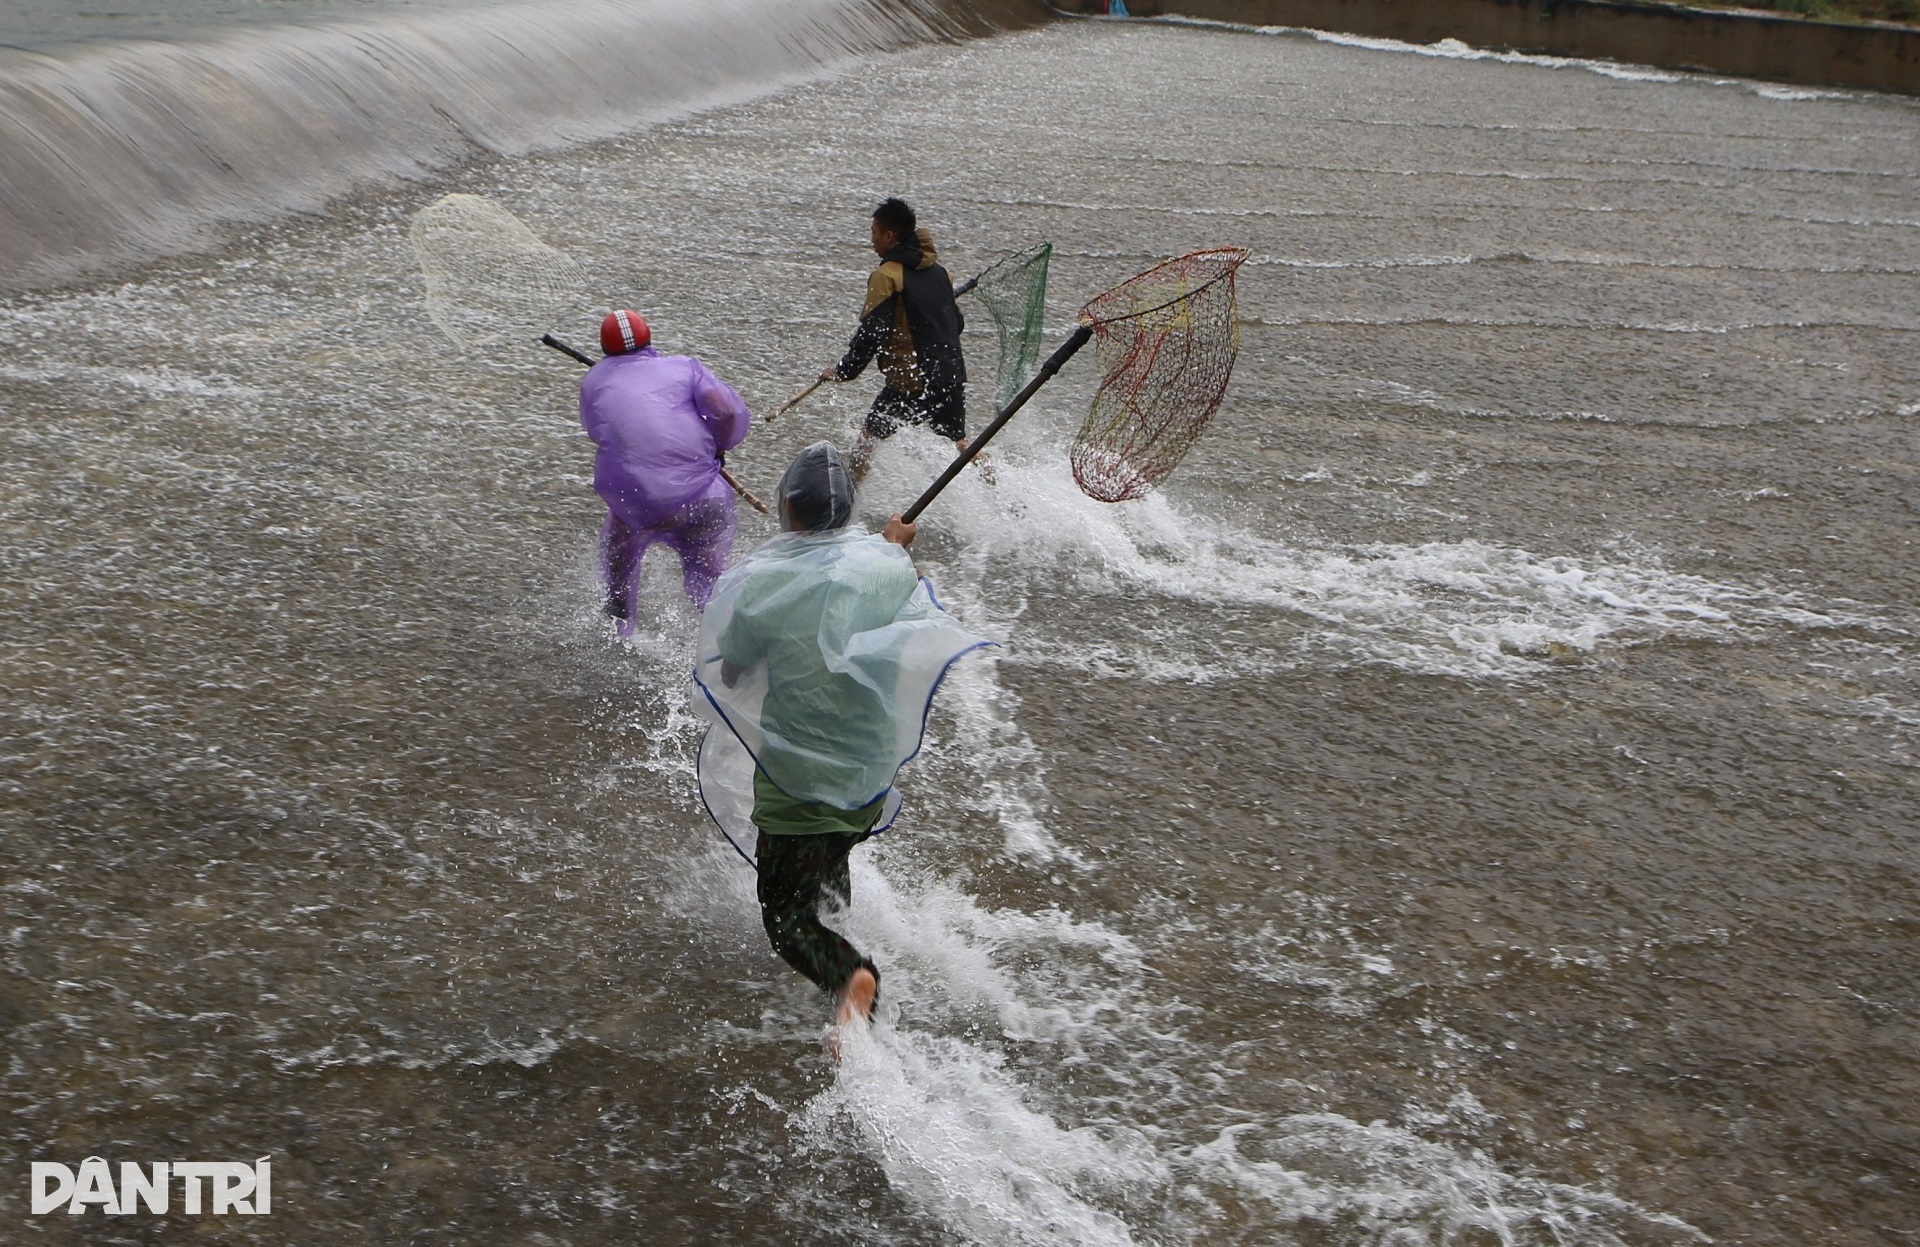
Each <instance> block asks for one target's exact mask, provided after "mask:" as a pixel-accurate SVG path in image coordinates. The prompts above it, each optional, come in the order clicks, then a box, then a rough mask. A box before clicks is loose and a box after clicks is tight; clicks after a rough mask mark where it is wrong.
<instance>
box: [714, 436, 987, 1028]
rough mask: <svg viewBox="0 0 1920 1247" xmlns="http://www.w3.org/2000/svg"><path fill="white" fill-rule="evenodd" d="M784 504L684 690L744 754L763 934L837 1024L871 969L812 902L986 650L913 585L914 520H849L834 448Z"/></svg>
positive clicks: (837, 883)
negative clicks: (943, 700) (948, 690)
mask: <svg viewBox="0 0 1920 1247" xmlns="http://www.w3.org/2000/svg"><path fill="white" fill-rule="evenodd" d="M779 497H780V519H781V527H782V529H783V531H782V532H781V533H780V534H779V535H778V536H776V537H774V538H772V539H770V540H769V541H767V542H766V543H765V544H764V545H762V546H761V547H760V548H759V549H757V550H755V551H754V552H753V553H752V554H750V555H749V556H748V557H747V558H746V559H744V560H743V561H742V562H741V563H739V564H738V565H736V566H735V567H733V568H731V569H729V570H728V572H727V573H726V575H725V576H723V577H722V578H721V581H720V584H719V585H718V586H717V588H716V589H715V592H714V598H713V602H712V603H711V604H710V605H709V607H708V610H707V614H706V616H705V618H704V620H703V622H702V627H701V638H700V650H699V652H700V663H699V666H698V667H697V668H696V670H695V680H696V683H697V684H698V686H699V690H700V692H701V693H702V694H704V698H703V699H701V700H700V701H699V703H698V704H700V705H701V706H702V708H703V709H705V710H706V711H707V713H708V714H709V716H710V717H712V718H713V719H714V720H715V723H716V730H720V729H724V730H725V731H726V732H727V733H729V734H730V735H729V736H728V737H723V738H722V739H723V740H725V741H726V742H727V743H728V744H730V745H731V744H732V743H734V742H737V743H738V745H739V746H744V748H745V749H746V751H747V752H748V753H749V754H751V755H752V760H753V771H752V824H753V828H754V830H755V832H756V833H757V836H756V839H755V842H754V854H753V857H754V860H755V865H756V867H757V869H758V871H759V884H758V897H759V901H760V910H761V918H762V922H763V924H764V926H765V928H766V932H767V938H768V940H769V941H770V942H771V944H772V946H773V950H774V951H775V952H776V953H778V954H779V955H780V957H781V958H782V959H783V960H785V961H786V962H787V963H788V964H789V965H791V966H792V967H793V968H794V969H796V970H798V971H799V972H800V973H802V974H804V975H805V976H806V977H807V978H809V979H811V980H812V981H813V982H814V983H816V984H818V985H819V986H820V987H821V988H823V989H824V990H826V991H827V992H829V993H831V994H832V995H833V996H834V997H835V1020H836V1022H837V1023H841V1024H844V1023H845V1022H847V1021H849V1020H852V1019H854V1018H865V1017H867V1016H868V1015H869V1014H870V1013H871V1011H872V1008H873V1004H874V1001H875V999H876V997H877V995H878V992H879V984H880V974H879V970H878V968H877V967H876V966H875V965H874V963H873V961H872V959H871V958H869V957H866V956H865V955H863V954H862V953H861V952H860V951H859V950H858V949H856V948H855V947H854V946H853V945H852V944H851V943H850V942H849V941H848V940H847V939H846V937H844V936H843V935H841V934H840V933H839V932H837V931H835V930H833V929H832V928H830V927H828V926H827V925H826V924H825V923H823V922H822V921H821V920H820V915H819V912H818V911H819V908H820V906H821V904H822V903H823V902H826V901H828V900H829V899H831V900H837V901H838V902H839V903H841V904H846V903H848V902H849V901H850V899H851V897H850V893H851V887H850V880H849V875H848V867H847V857H848V854H849V853H850V852H851V851H852V850H853V848H854V846H855V845H858V844H859V843H861V842H862V841H863V840H865V839H867V838H868V837H869V836H871V835H873V834H874V833H875V831H876V829H877V827H879V826H884V823H883V816H886V815H889V814H890V812H891V810H890V807H892V806H897V804H898V801H897V798H895V797H894V794H893V781H894V776H895V773H896V772H897V771H898V770H899V768H900V765H901V764H902V763H903V762H905V761H906V760H907V758H909V757H911V756H912V755H913V753H914V752H915V751H917V750H918V748H919V743H920V736H921V733H922V731H923V730H924V726H925V718H926V711H927V705H928V703H929V701H930V700H931V698H932V695H933V691H934V688H935V687H936V686H937V685H938V683H939V679H940V676H941V675H942V674H943V673H944V672H945V670H946V668H947V667H948V666H949V665H950V664H951V663H952V662H953V661H954V660H955V659H956V658H958V657H959V656H960V655H961V654H963V653H966V652H967V651H968V650H971V649H973V648H975V647H976V646H978V645H980V644H983V642H982V641H981V640H980V638H978V637H975V636H972V635H971V634H969V633H967V632H966V631H965V630H964V629H962V628H960V627H959V625H958V624H957V623H956V622H955V621H954V620H953V619H952V618H950V617H949V616H948V615H947V614H946V613H945V612H944V611H942V610H941V609H940V608H939V607H938V605H936V604H935V603H934V602H933V601H932V598H931V596H930V594H929V593H928V592H927V590H926V589H925V588H924V586H923V585H922V583H921V581H920V579H919V576H918V574H917V573H916V571H915V570H914V566H913V562H912V560H911V559H910V558H909V557H908V555H907V553H906V547H907V546H909V545H910V544H912V542H913V539H914V535H915V534H916V533H917V532H918V527H917V526H916V525H913V524H908V523H905V522H903V521H902V520H901V519H900V517H899V516H897V515H896V516H894V517H893V519H891V520H890V521H889V522H888V523H887V525H886V527H885V529H884V530H883V532H882V533H881V534H879V535H874V534H871V533H868V532H866V531H865V530H864V529H861V528H858V527H856V526H852V525H851V524H850V521H851V519H852V516H853V485H852V479H851V476H850V474H849V473H848V470H847V467H846V465H845V463H844V462H843V461H842V460H841V457H840V453H839V451H838V450H836V449H835V448H834V447H833V446H831V445H829V444H827V443H825V442H816V443H815V444H814V445H812V446H809V447H807V448H806V449H805V450H803V451H801V452H800V454H799V456H798V457H797V458H795V460H794V461H793V463H792V465H791V466H789V467H788V469H787V472H786V475H785V476H784V477H782V479H781V482H780V488H779ZM706 757H707V751H706V750H705V749H704V748H703V750H702V758H703V767H704V766H705V759H706ZM707 782H708V781H707V778H706V776H705V775H704V774H703V778H702V783H703V785H704V784H706V783H707ZM710 808H711V806H710ZM889 821H890V820H889ZM723 827H724V824H723Z"/></svg>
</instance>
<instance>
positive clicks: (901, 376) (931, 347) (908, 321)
mask: <svg viewBox="0 0 1920 1247" xmlns="http://www.w3.org/2000/svg"><path fill="white" fill-rule="evenodd" d="M965 327H966V321H965V320H964V319H963V318H962V317H961V315H960V308H959V306H958V305H957V304H955V303H954V301H953V279H952V278H951V277H949V276H947V270H946V269H944V268H941V267H940V265H939V263H938V262H937V259H936V257H935V254H934V249H933V236H932V235H931V234H929V233H927V231H925V230H918V231H916V232H915V235H914V238H913V241H911V242H904V243H901V244H900V245H899V246H897V247H895V248H894V249H893V250H891V251H889V252H887V254H886V255H884V256H882V257H880V266H879V267H878V268H876V269H874V270H873V273H872V275H870V276H869V277H868V278H867V301H866V304H865V306H864V307H862V308H861V310H860V327H859V328H858V329H855V330H854V331H853V339H852V340H851V341H850V342H848V343H847V353H846V355H845V357H844V358H842V359H841V361H840V364H839V366H838V367H837V368H836V369H835V372H836V374H837V375H838V376H839V378H840V379H841V380H842V381H851V380H853V379H854V378H855V377H857V376H859V375H860V374H861V373H862V372H863V371H865V369H866V367H867V364H868V363H869V362H871V361H872V359H873V357H874V356H875V355H878V356H879V357H880V371H881V372H883V373H885V374H886V377H887V385H888V387H889V388H891V389H894V390H897V391H899V392H900V393H903V394H918V393H920V392H921V391H922V390H931V391H933V392H934V393H937V394H949V393H957V392H958V391H959V389H960V387H961V386H962V385H964V384H966V380H967V362H966V360H965V359H964V358H963V357H962V356H961V353H960V331H961V330H962V329H964V328H965Z"/></svg>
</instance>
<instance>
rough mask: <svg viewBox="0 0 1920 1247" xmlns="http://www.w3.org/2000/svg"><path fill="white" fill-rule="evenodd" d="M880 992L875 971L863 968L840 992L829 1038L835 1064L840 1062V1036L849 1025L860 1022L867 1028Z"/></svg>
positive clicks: (834, 1009) (828, 1044) (857, 971)
mask: <svg viewBox="0 0 1920 1247" xmlns="http://www.w3.org/2000/svg"><path fill="white" fill-rule="evenodd" d="M879 990H880V981H879V980H878V979H876V978H874V977H873V971H871V970H869V969H867V968H866V967H865V966H861V967H860V968H859V969H858V970H855V971H854V972H853V976H852V977H851V978H849V979H848V980H847V985H846V986H845V987H844V988H842V989H841V990H840V996H839V999H838V1000H837V1001H836V1002H835V1004H834V1008H833V1030H832V1032H831V1033H829V1034H828V1036H827V1048H828V1050H830V1051H831V1052H832V1053H833V1060H834V1063H835V1064H836V1065H837V1064H839V1062H840V1035H841V1032H842V1031H844V1030H845V1029H846V1027H847V1026H848V1024H849V1023H852V1022H856V1021H857V1022H858V1023H859V1024H860V1025H862V1026H865V1025H866V1024H867V1023H868V1022H869V1021H871V1020H872V1018H873V997H874V994H875V993H876V992H878V991H879Z"/></svg>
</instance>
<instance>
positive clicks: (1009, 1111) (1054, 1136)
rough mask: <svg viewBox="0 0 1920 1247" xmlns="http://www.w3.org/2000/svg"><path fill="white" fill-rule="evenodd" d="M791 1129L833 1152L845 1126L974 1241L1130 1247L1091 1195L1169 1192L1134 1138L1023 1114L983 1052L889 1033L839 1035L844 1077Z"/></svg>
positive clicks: (1011, 1084)
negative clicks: (1144, 1186)
mask: <svg viewBox="0 0 1920 1247" xmlns="http://www.w3.org/2000/svg"><path fill="white" fill-rule="evenodd" d="M796 1124H797V1126H798V1127H799V1129H800V1131H801V1132H802V1136H803V1138H805V1139H807V1140H809V1141H810V1143H811V1144H812V1145H813V1146H816V1147H821V1148H826V1149H834V1148H837V1147H839V1146H841V1144H842V1141H843V1140H844V1139H845V1138H846V1136H847V1133H848V1127H849V1126H850V1127H851V1129H852V1132H853V1134H854V1136H855V1137H856V1138H857V1139H858V1140H859V1142H860V1145H861V1149H862V1150H863V1151H864V1152H866V1153H867V1154H868V1155H870V1156H871V1157H872V1158H873V1159H874V1160H875V1161H876V1162H878V1163H879V1165H880V1166H881V1168H882V1169H883V1170H884V1171H885V1172H886V1175H887V1182H888V1185H889V1186H891V1187H892V1188H893V1189H894V1190H896V1191H898V1192H899V1193H900V1194H902V1195H904V1196H905V1197H907V1198H908V1199H910V1200H912V1201H913V1202H914V1203H915V1204H918V1205H919V1206H921V1207H922V1208H923V1209H925V1211H926V1212H927V1213H928V1214H929V1215H931V1216H933V1217H935V1218H936V1219H938V1220H939V1221H940V1222H941V1224H942V1225H943V1226H945V1227H946V1228H947V1229H948V1230H949V1231H951V1232H953V1233H956V1234H958V1235H960V1236H962V1237H963V1239H964V1241H966V1242H969V1243H993V1244H1032V1245H1034V1247H1044V1245H1050V1244H1087V1245H1089V1247H1092V1245H1102V1247H1104V1245H1109V1244H1111V1245H1114V1247H1119V1245H1122V1244H1131V1243H1133V1242H1135V1241H1136V1239H1135V1238H1134V1235H1133V1232H1132V1229H1131V1228H1130V1227H1129V1226H1128V1224H1127V1223H1126V1222H1125V1221H1124V1220H1122V1219H1121V1218H1120V1217H1119V1216H1117V1215H1115V1214H1114V1213H1112V1212H1108V1211H1106V1210H1104V1209H1102V1208H1100V1207H1099V1206H1097V1205H1096V1204H1095V1203H1093V1202H1092V1201H1091V1200H1090V1199H1089V1198H1088V1193H1089V1192H1097V1191H1102V1190H1112V1189H1114V1188H1117V1187H1121V1186H1124V1185H1126V1184H1129V1183H1141V1182H1152V1183H1153V1184H1154V1185H1156V1186H1160V1185H1164V1179H1163V1178H1162V1177H1161V1174H1160V1166H1159V1162H1158V1161H1157V1159H1156V1158H1155V1157H1154V1156H1153V1155H1152V1153H1151V1152H1150V1151H1149V1150H1147V1149H1146V1148H1144V1147H1143V1146H1140V1145H1138V1144H1137V1143H1136V1142H1135V1141H1134V1140H1131V1139H1124V1138H1123V1139H1118V1140H1116V1139H1114V1138H1112V1137H1110V1136H1108V1135H1106V1134H1103V1133H1100V1132H1096V1131H1094V1130H1092V1129H1089V1128H1085V1127H1081V1128H1077V1129H1065V1128H1062V1127H1061V1126H1060V1125H1059V1124H1058V1123H1056V1122H1055V1121H1053V1119H1052V1118H1050V1117H1048V1116H1047V1115H1046V1114H1044V1113H1039V1112H1036V1111H1034V1110H1033V1109H1031V1108H1028V1107H1027V1106H1026V1105H1025V1104H1024V1103H1023V1095H1022V1092H1021V1089H1020V1087H1019V1084H1018V1083H1017V1082H1016V1081H1014V1080H1013V1079H1011V1078H1010V1077H1009V1076H1008V1075H1007V1074H1006V1073H1005V1072H1004V1071H1003V1070H1001V1069H999V1068H997V1063H996V1062H995V1061H993V1060H992V1059H991V1058H990V1057H989V1056H988V1054H986V1053H985V1052H984V1051H982V1050H981V1049H978V1048H975V1047H973V1046H972V1045H969V1044H967V1043H965V1042H964V1041H961V1040H958V1039H951V1038H942V1037H936V1036H930V1035H917V1034H913V1033H910V1032H902V1031H896V1030H892V1029H890V1028H887V1027H885V1026H882V1027H880V1028H878V1029H874V1030H868V1029H866V1028H858V1029H856V1030H854V1031H853V1032H852V1033H851V1034H849V1035H847V1036H845V1037H844V1038H843V1041H842V1051H841V1065H840V1075H839V1078H838V1079H837V1080H836V1081H835V1083H834V1086H833V1088H832V1089H831V1090H829V1091H827V1092H825V1093H823V1094H822V1095H821V1096H819V1097H817V1098H816V1099H815V1100H813V1101H812V1102H811V1103H809V1104H808V1105H807V1107H806V1109H805V1111H804V1112H802V1113H801V1114H800V1115H799V1117H798V1119H797V1123H796Z"/></svg>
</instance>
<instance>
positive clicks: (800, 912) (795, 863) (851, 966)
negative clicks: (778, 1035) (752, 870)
mask: <svg viewBox="0 0 1920 1247" xmlns="http://www.w3.org/2000/svg"><path fill="white" fill-rule="evenodd" d="M866 838H867V837H866V836H865V835H864V834H861V835H851V834H848V835H842V834H838V833H834V832H824V833H819V834H814V835H784V836H783V835H769V834H767V833H766V832H764V831H763V832H761V833H760V838H759V842H758V844H757V845H756V846H755V850H754V856H755V858H756V859H757V861H758V864H759V867H760V878H759V884H758V892H759V897H760V919H761V922H762V923H763V924H764V925H765V927H766V930H767V941H768V942H769V943H770V944H772V945H773V951H774V952H776V953H778V954H779V955H780V959H781V960H783V961H785V962H786V963H787V964H788V965H790V966H792V967H793V968H794V969H796V970H798V971H799V972H800V973H802V974H804V975H806V976H807V977H808V978H809V979H811V980H813V982H814V983H816V984H817V985H818V986H819V987H820V988H821V989H822V990H824V991H826V992H829V993H831V994H833V995H834V996H835V998H836V999H837V1000H841V999H843V998H854V999H855V1003H856V1005H857V1006H858V1012H859V1013H860V1014H865V1013H867V1012H869V1011H870V1010H871V1009H872V1004H873V999H874V997H875V996H876V995H877V994H878V991H879V984H880V975H879V971H878V970H877V969H875V968H874V964H873V962H872V961H871V960H869V959H868V958H866V957H864V956H862V955H861V953H860V950H859V949H857V948H855V947H854V946H853V945H852V944H850V943H849V942H848V941H847V938H846V937H845V936H843V935H841V934H840V933H839V932H838V931H835V930H834V929H833V928H831V927H829V926H827V925H826V924H825V923H823V922H821V921H820V906H821V905H822V904H823V903H825V902H828V901H833V902H837V903H839V904H842V905H844V904H846V903H847V901H848V899H849V898H850V897H851V895H852V881H851V878H850V877H849V874H848V869H847V854H848V853H850V852H852V850H853V846H854V845H856V844H859V843H860V842H861V841H862V840H865V839H866ZM862 971H864V972H865V973H866V974H867V975H869V976H871V978H870V983H871V987H872V993H871V994H868V993H865V992H864V991H862V990H856V989H863V988H865V987H866V986H867V984H856V983H855V982H854V981H853V980H854V976H855V975H856V974H857V973H859V972H862ZM861 997H864V998H863V999H862V998H861ZM841 1020H845V1019H841Z"/></svg>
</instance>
